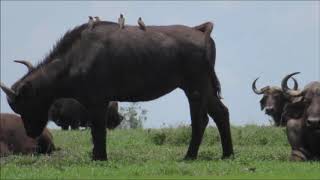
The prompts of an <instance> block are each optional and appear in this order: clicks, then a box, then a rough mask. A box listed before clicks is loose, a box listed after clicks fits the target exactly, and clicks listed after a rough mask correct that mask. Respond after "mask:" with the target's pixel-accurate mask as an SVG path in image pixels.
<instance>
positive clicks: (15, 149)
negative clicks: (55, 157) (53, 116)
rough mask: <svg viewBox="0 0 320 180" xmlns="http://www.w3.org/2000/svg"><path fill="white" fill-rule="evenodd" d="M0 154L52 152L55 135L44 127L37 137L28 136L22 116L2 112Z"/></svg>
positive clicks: (0, 120)
mask: <svg viewBox="0 0 320 180" xmlns="http://www.w3.org/2000/svg"><path fill="white" fill-rule="evenodd" d="M0 116H1V119H0V125H1V126H0V156H6V155H8V154H20V153H21V154H31V153H51V152H52V151H53V150H54V149H55V147H54V144H53V141H52V139H53V137H52V135H51V133H50V132H49V131H48V129H46V128H45V129H44V131H43V132H42V134H41V135H40V136H39V137H38V138H37V139H32V138H30V137H28V136H27V134H26V132H25V129H24V127H23V122H22V120H21V118H20V117H19V116H17V115H14V114H7V113H1V114H0Z"/></svg>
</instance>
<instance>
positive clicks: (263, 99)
mask: <svg viewBox="0 0 320 180" xmlns="http://www.w3.org/2000/svg"><path fill="white" fill-rule="evenodd" d="M266 100H267V97H266V96H263V98H262V99H261V100H260V107H261V111H262V110H263V109H264V108H265V107H266Z"/></svg>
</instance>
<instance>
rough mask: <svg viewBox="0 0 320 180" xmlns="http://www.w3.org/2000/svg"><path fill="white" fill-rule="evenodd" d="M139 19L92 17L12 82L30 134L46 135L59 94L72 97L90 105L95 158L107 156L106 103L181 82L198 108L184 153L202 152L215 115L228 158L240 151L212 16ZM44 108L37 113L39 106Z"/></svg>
mask: <svg viewBox="0 0 320 180" xmlns="http://www.w3.org/2000/svg"><path fill="white" fill-rule="evenodd" d="M146 28H147V31H142V30H141V29H140V28H139V27H137V26H126V27H125V28H124V29H119V24H117V23H113V22H105V21H100V22H96V23H95V26H94V28H93V29H92V28H88V24H87V23H85V24H83V25H81V26H78V27H76V28H74V29H73V30H71V31H69V32H67V33H66V34H65V35H64V36H63V37H62V39H61V40H60V41H58V43H57V45H56V46H55V47H54V48H53V50H52V51H51V52H50V53H49V54H48V56H46V57H45V59H44V60H43V61H42V62H41V63H40V64H38V65H37V67H35V68H34V69H32V70H31V71H29V72H28V73H27V74H26V75H25V76H24V77H22V78H21V79H20V80H18V81H17V82H16V83H14V85H13V86H12V87H11V88H9V87H7V86H5V85H4V84H1V88H2V90H3V91H4V92H5V93H6V94H7V100H8V103H9V105H10V106H11V108H12V109H13V110H14V111H15V112H16V113H18V114H20V115H21V117H22V119H23V122H24V126H25V129H26V132H27V134H28V135H29V136H31V137H37V136H39V135H40V134H41V132H42V130H43V128H44V127H45V125H46V124H47V119H48V118H47V117H48V109H49V107H50V105H51V104H52V103H53V102H54V100H56V99H59V98H73V99H76V100H77V101H78V102H80V103H81V104H82V105H84V106H85V108H86V109H87V110H88V115H89V118H90V120H91V123H92V127H91V133H92V137H93V145H94V147H93V153H92V155H93V159H94V160H106V159H107V153H106V128H105V127H106V125H105V124H106V121H105V107H106V105H107V104H108V103H109V101H129V102H136V101H149V100H153V99H156V98H159V97H161V96H163V95H165V94H167V93H169V92H171V91H173V90H174V89H176V88H181V89H182V90H183V91H184V92H185V94H186V96H187V98H188V100H189V105H190V112H191V125H192V135H191V141H190V144H189V148H188V151H187V153H186V156H185V159H195V158H196V157H197V154H198V149H199V145H200V143H201V140H202V137H203V133H204V130H205V128H206V126H207V124H208V116H207V114H209V115H210V116H211V117H212V118H213V119H214V121H215V123H216V125H217V127H218V129H219V133H220V137H221V143H222V149H223V157H229V156H230V155H232V154H233V146H232V140H231V132H230V124H229V112H228V109H227V107H226V106H225V105H224V104H223V103H222V102H221V100H220V95H219V94H220V83H219V80H218V78H217V76H216V73H215V70H214V66H215V56H216V51H215V50H216V49H215V43H214V41H213V39H212V38H211V37H210V34H211V31H212V29H213V24H212V23H204V24H201V25H199V26H196V27H187V26H183V25H172V26H147V27H146ZM34 109H37V113H34Z"/></svg>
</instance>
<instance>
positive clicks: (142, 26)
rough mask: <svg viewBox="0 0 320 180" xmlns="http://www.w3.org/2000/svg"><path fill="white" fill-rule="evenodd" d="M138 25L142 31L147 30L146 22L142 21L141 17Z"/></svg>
mask: <svg viewBox="0 0 320 180" xmlns="http://www.w3.org/2000/svg"><path fill="white" fill-rule="evenodd" d="M138 24H139V28H140V29H141V30H144V31H145V30H146V25H145V24H144V22H143V21H142V19H141V17H139V19H138Z"/></svg>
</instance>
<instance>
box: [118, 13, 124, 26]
mask: <svg viewBox="0 0 320 180" xmlns="http://www.w3.org/2000/svg"><path fill="white" fill-rule="evenodd" d="M124 21H125V19H124V17H123V14H120V17H119V18H118V23H119V27H120V29H123V28H124Z"/></svg>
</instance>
